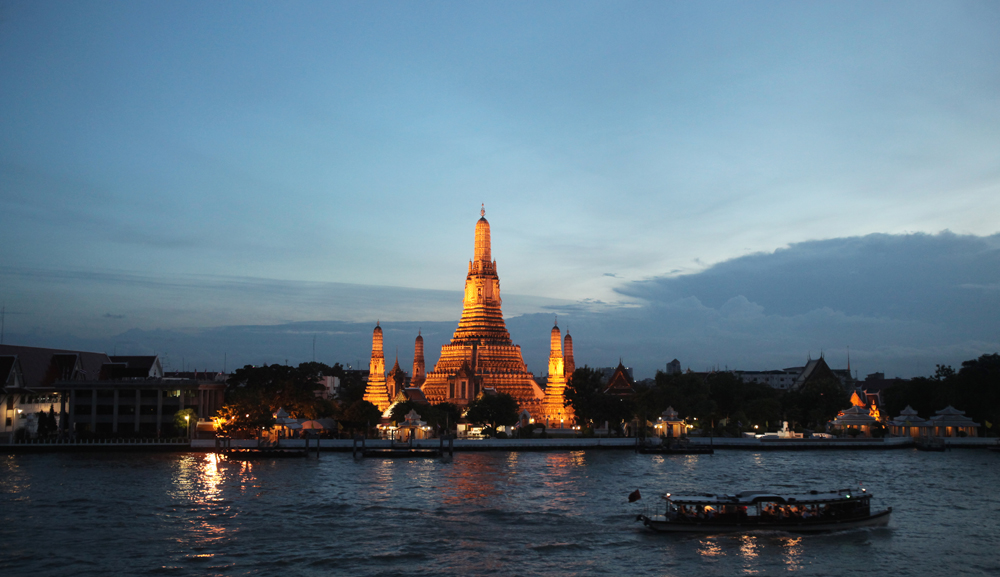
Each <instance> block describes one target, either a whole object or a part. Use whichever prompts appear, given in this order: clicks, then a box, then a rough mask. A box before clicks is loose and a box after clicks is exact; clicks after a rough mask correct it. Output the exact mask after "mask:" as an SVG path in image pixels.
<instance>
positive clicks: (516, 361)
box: [365, 209, 576, 428]
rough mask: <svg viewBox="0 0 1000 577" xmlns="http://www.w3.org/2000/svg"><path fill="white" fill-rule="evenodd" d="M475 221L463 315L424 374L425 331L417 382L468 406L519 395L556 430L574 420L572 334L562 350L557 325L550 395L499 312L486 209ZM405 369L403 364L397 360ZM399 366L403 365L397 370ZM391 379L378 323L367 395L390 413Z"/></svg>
mask: <svg viewBox="0 0 1000 577" xmlns="http://www.w3.org/2000/svg"><path fill="white" fill-rule="evenodd" d="M480 217H481V218H480V219H479V221H478V222H477V223H476V237H475V248H474V251H473V258H472V260H470V261H469V272H468V274H467V275H466V277H465V296H464V299H463V303H462V318H461V320H459V322H458V328H457V329H455V334H454V335H453V336H452V338H451V342H450V343H448V344H446V345H443V346H442V347H441V356H440V358H439V359H438V362H437V364H436V365H434V369H433V370H432V371H430V372H429V373H425V372H424V370H425V369H424V339H423V337H422V336H420V335H419V334H418V335H417V339H416V342H415V343H414V358H413V378H412V380H411V381H410V386H412V387H418V388H420V389H421V390H422V391H423V393H424V396H425V397H426V398H427V401H429V402H431V403H441V402H449V403H454V404H455V405H458V406H459V407H463V408H464V407H467V406H468V405H469V403H470V402H472V401H473V400H475V398H476V397H477V396H479V394H480V393H481V392H482V391H483V390H484V389H492V390H495V391H497V392H501V393H507V394H509V395H511V396H512V397H514V398H515V399H517V402H518V405H519V406H520V409H521V410H525V409H527V410H528V412H529V413H530V414H531V415H532V417H533V418H534V420H535V422H542V423H546V424H547V425H548V426H551V427H559V426H565V427H566V428H570V427H572V426H573V424H574V414H573V410H572V408H571V407H566V406H565V390H566V384H567V381H568V379H569V378H570V377H571V376H572V374H573V370H574V369H575V366H576V365H575V363H574V361H573V339H572V337H570V336H569V335H568V334H567V335H566V341H565V344H566V353H565V355H563V352H562V342H561V338H560V337H561V334H560V332H559V327H553V329H552V341H551V344H552V348H551V351H550V355H549V381H548V385H547V388H546V391H545V392H542V389H541V388H540V387H539V386H538V383H536V382H535V376H534V375H533V374H532V373H530V372H528V368H527V365H525V364H524V359H523V357H522V356H521V347H520V346H518V345H515V344H514V343H513V342H512V341H511V339H510V333H508V332H507V325H506V324H505V323H504V320H503V312H502V311H501V309H500V305H501V299H500V277H499V275H497V263H496V261H495V260H493V257H492V254H491V247H490V223H489V221H487V220H486V210H485V209H483V210H482V211H480ZM397 366H398V361H397ZM394 371H397V372H398V370H397V369H396V367H394ZM391 386H392V383H389V382H387V379H386V375H385V357H384V354H383V352H382V329H381V328H380V327H379V326H376V327H375V334H374V335H373V337H372V357H371V364H370V371H369V377H368V387H367V388H366V389H365V400H366V401H370V402H372V403H374V404H375V405H376V406H378V408H379V410H381V411H383V412H385V411H386V409H387V408H388V407H389V406H390V404H391V398H390V397H391V396H390V395H389V394H388V392H389V387H391Z"/></svg>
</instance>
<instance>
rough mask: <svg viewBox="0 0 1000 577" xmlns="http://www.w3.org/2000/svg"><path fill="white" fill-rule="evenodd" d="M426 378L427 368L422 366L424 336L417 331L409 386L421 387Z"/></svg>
mask: <svg viewBox="0 0 1000 577" xmlns="http://www.w3.org/2000/svg"><path fill="white" fill-rule="evenodd" d="M425 380H427V370H426V369H425V367H424V337H422V336H421V335H420V331H417V340H416V341H414V343H413V378H412V379H411V380H410V386H411V387H422V386H423V385H424V381H425Z"/></svg>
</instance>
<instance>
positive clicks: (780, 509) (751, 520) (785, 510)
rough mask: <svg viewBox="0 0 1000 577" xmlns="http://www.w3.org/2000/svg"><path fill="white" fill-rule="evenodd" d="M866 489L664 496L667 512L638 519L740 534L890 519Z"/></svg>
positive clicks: (671, 528) (674, 529)
mask: <svg viewBox="0 0 1000 577" xmlns="http://www.w3.org/2000/svg"><path fill="white" fill-rule="evenodd" d="M871 498H872V497H871V495H869V494H868V492H867V491H865V490H864V489H861V490H860V491H853V490H851V489H840V490H834V491H826V492H821V491H810V492H808V493H805V494H797V495H777V494H775V493H769V492H764V491H744V492H742V493H737V494H734V495H713V494H704V495H683V496H682V495H678V496H671V494H670V493H667V494H666V495H664V497H663V499H664V502H665V511H664V512H663V514H653V515H650V516H647V515H646V514H642V515H639V516H637V517H636V520H637V521H642V523H643V524H644V525H645V526H646V527H648V528H650V529H652V530H654V531H658V532H663V533H691V532H695V533H740V532H747V531H761V530H767V531H790V532H794V533H818V532H823V531H840V530H844V529H854V528H858V527H882V526H885V525H887V524H888V523H889V516H890V515H891V514H892V507H889V508H887V509H885V510H884V511H878V512H876V513H872V511H871Z"/></svg>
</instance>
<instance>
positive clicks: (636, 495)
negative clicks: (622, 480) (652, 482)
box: [628, 489, 642, 503]
mask: <svg viewBox="0 0 1000 577" xmlns="http://www.w3.org/2000/svg"><path fill="white" fill-rule="evenodd" d="M639 499H642V495H640V494H639V489H636V490H635V491H632V492H631V493H629V494H628V502H629V503H635V502H636V501H638V500H639Z"/></svg>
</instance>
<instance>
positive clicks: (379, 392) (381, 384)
mask: <svg viewBox="0 0 1000 577" xmlns="http://www.w3.org/2000/svg"><path fill="white" fill-rule="evenodd" d="M397 366H398V364H397ZM364 400H366V401H368V402H369V403H371V404H373V405H375V406H376V407H378V410H380V411H385V410H386V409H388V408H389V405H390V397H389V389H388V387H387V386H386V383H385V354H384V352H383V351H382V327H381V326H379V324H378V323H375V330H374V331H373V332H372V357H371V360H370V361H369V362H368V385H367V386H366V387H365V396H364Z"/></svg>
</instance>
